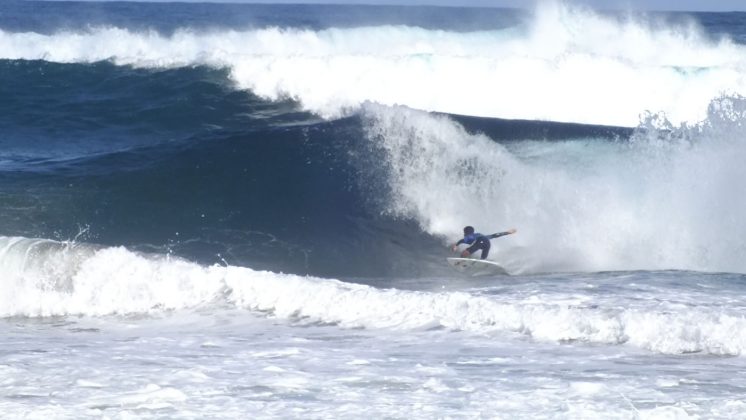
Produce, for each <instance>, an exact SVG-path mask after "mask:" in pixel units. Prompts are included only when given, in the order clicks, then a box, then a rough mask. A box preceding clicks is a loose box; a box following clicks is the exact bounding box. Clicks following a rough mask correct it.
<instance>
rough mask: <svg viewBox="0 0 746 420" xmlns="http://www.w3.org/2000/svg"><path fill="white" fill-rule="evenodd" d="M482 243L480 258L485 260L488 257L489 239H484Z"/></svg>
mask: <svg viewBox="0 0 746 420" xmlns="http://www.w3.org/2000/svg"><path fill="white" fill-rule="evenodd" d="M480 242H482V258H481V259H485V258H487V256H488V255H490V241H489V239H484V240H483V241H480Z"/></svg>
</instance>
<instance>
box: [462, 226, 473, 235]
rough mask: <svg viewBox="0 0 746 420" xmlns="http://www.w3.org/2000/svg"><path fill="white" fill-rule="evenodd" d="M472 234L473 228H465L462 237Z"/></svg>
mask: <svg viewBox="0 0 746 420" xmlns="http://www.w3.org/2000/svg"><path fill="white" fill-rule="evenodd" d="M472 233H474V228H473V227H471V226H467V227H465V228H464V235H471V234H472Z"/></svg>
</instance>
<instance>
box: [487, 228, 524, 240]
mask: <svg viewBox="0 0 746 420" xmlns="http://www.w3.org/2000/svg"><path fill="white" fill-rule="evenodd" d="M516 232H517V230H515V229H510V230H506V231H505V232H500V233H493V234H492V235H490V236H488V238H490V239H494V238H499V237H501V236H505V235H512V234H514V233H516Z"/></svg>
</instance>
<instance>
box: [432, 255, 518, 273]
mask: <svg viewBox="0 0 746 420" xmlns="http://www.w3.org/2000/svg"><path fill="white" fill-rule="evenodd" d="M446 260H447V261H448V264H450V265H451V267H453V268H455V269H456V270H457V271H458V272H460V273H463V274H466V275H468V276H491V275H499V274H503V275H505V274H508V272H507V271H505V268H503V266H501V265H500V264H498V263H496V262H494V261H488V260H478V259H475V258H446Z"/></svg>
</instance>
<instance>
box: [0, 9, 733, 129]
mask: <svg viewBox="0 0 746 420" xmlns="http://www.w3.org/2000/svg"><path fill="white" fill-rule="evenodd" d="M543 4H544V5H543V6H541V7H540V8H539V9H537V11H536V14H535V16H534V19H533V22H532V23H531V24H530V25H528V26H527V27H513V28H508V29H502V30H495V31H477V32H465V33H464V32H449V31H442V30H434V29H422V28H415V27H406V26H375V27H358V28H344V29H342V28H330V29H323V30H303V29H292V28H279V27H275V28H264V29H255V30H246V31H238V30H219V29H216V30H212V31H208V30H191V29H189V28H184V29H181V30H177V31H175V32H174V33H173V34H171V35H168V36H165V35H162V34H159V33H158V32H155V31H135V30H129V29H126V28H119V27H97V28H91V29H81V30H71V31H60V32H56V33H54V34H52V35H45V34H39V33H30V32H24V33H20V32H19V33H12V32H3V31H0V51H1V53H0V54H2V57H0V58H4V59H25V60H36V59H42V60H48V61H54V62H62V63H79V62H96V61H100V60H111V61H112V62H114V63H116V64H118V65H132V66H137V67H149V68H166V67H183V66H194V65H208V66H213V67H220V68H226V69H228V70H229V72H230V76H231V78H232V80H233V81H234V83H235V85H236V87H237V88H239V89H250V90H252V91H253V92H255V93H256V94H258V95H260V96H263V97H266V98H269V99H273V100H276V99H281V98H291V99H294V100H297V101H298V102H299V103H301V104H302V106H303V107H304V108H305V109H307V110H309V111H312V112H314V113H316V114H318V115H321V116H324V117H327V118H336V117H339V116H342V115H347V114H348V113H349V112H350V111H355V110H357V109H359V106H360V105H361V104H364V103H366V102H376V103H379V104H383V105H397V104H398V105H406V106H408V107H411V108H416V109H421V110H426V111H439V112H445V113H452V114H463V115H472V116H485V117H499V118H511V119H530V120H553V121H569V122H581V123H590V124H606V125H620V126H636V125H638V123H639V122H640V116H641V114H643V113H645V112H646V111H647V112H651V113H664V114H665V115H666V117H667V118H668V120H669V121H671V122H673V123H675V124H678V123H681V122H698V121H701V120H704V119H705V118H706V116H707V115H706V112H707V106H708V104H709V103H710V101H711V100H713V99H714V98H716V97H718V96H720V95H722V94H730V95H733V94H744V93H746V78H745V77H744V73H743V72H742V71H741V69H742V68H744V66H746V47H744V46H741V45H739V44H735V43H734V42H732V41H730V40H728V39H721V40H712V39H708V38H707V37H706V36H705V35H703V34H702V32H701V31H700V29H698V28H697V27H696V25H693V24H692V25H681V24H679V25H673V24H664V23H661V22H649V21H641V20H635V19H633V18H629V19H626V20H625V19H615V18H609V17H603V16H600V15H597V14H594V13H593V12H590V11H587V10H583V9H576V8H570V7H566V6H562V5H559V4H557V3H551V2H549V3H543Z"/></svg>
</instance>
